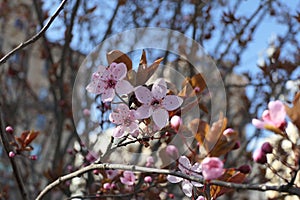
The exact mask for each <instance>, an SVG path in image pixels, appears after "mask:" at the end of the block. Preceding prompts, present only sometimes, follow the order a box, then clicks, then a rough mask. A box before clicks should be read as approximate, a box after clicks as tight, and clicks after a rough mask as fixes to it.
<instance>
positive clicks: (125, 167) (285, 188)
mask: <svg viewBox="0 0 300 200" xmlns="http://www.w3.org/2000/svg"><path fill="white" fill-rule="evenodd" d="M96 169H97V170H107V169H118V170H128V171H134V172H147V173H155V174H166V175H173V176H177V177H181V178H184V179H187V180H190V181H195V182H199V183H204V180H203V178H201V177H196V176H190V175H187V174H183V173H181V172H174V171H171V170H167V169H156V168H148V167H140V166H135V165H123V164H107V163H102V164H91V165H89V166H87V167H84V168H81V169H79V170H77V171H75V172H72V173H70V174H67V175H65V176H61V177H60V178H58V179H57V180H55V181H54V182H52V183H50V184H49V185H47V186H46V187H45V188H44V190H42V191H41V192H40V193H39V195H38V196H37V198H36V200H40V199H42V197H43V196H44V195H45V194H47V193H48V192H49V191H50V190H52V189H53V188H55V187H56V186H58V185H59V184H61V183H62V182H64V181H67V180H70V179H72V178H74V177H78V176H80V175H82V174H84V173H87V172H89V171H93V170H96ZM210 184H211V185H218V186H222V187H227V188H233V189H243V190H256V191H267V190H274V191H278V192H287V193H290V194H294V195H298V196H300V188H297V187H292V186H290V185H281V186H269V185H265V184H255V185H253V184H240V183H231V182H224V181H219V180H212V181H210Z"/></svg>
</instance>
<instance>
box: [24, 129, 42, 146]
mask: <svg viewBox="0 0 300 200" xmlns="http://www.w3.org/2000/svg"><path fill="white" fill-rule="evenodd" d="M38 134H39V132H38V131H33V130H31V131H30V132H29V134H28V135H27V137H26V138H25V140H24V144H23V145H24V147H26V146H28V145H29V144H30V143H31V142H32V141H33V140H34V139H35V138H36V137H37V136H38Z"/></svg>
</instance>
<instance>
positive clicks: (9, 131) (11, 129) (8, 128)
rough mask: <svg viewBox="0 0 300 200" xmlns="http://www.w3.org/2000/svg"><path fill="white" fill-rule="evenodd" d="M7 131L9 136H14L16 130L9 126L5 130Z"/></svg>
mask: <svg viewBox="0 0 300 200" xmlns="http://www.w3.org/2000/svg"><path fill="white" fill-rule="evenodd" d="M5 131H6V132H7V133H9V134H13V133H14V129H13V127H11V126H7V127H6V128H5Z"/></svg>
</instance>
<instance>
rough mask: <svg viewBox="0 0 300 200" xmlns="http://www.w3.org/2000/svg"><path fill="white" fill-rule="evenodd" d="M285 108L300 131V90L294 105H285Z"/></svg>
mask: <svg viewBox="0 0 300 200" xmlns="http://www.w3.org/2000/svg"><path fill="white" fill-rule="evenodd" d="M285 110H286V112H287V114H288V116H289V118H290V119H291V120H292V122H293V123H294V124H295V125H296V126H297V128H298V130H299V131H300V92H298V93H297V94H296V95H295V97H294V100H293V107H291V108H290V107H289V106H285Z"/></svg>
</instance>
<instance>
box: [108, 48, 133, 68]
mask: <svg viewBox="0 0 300 200" xmlns="http://www.w3.org/2000/svg"><path fill="white" fill-rule="evenodd" d="M106 58H107V61H108V64H109V65H110V64H111V63H113V62H115V63H124V64H125V65H126V67H127V71H130V70H131V69H132V61H131V59H130V58H129V57H128V56H127V55H126V54H125V53H123V52H122V51H119V50H112V51H110V52H108V53H107V54H106Z"/></svg>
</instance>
